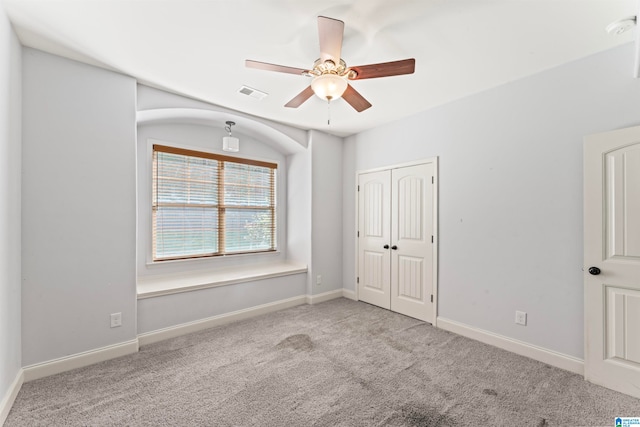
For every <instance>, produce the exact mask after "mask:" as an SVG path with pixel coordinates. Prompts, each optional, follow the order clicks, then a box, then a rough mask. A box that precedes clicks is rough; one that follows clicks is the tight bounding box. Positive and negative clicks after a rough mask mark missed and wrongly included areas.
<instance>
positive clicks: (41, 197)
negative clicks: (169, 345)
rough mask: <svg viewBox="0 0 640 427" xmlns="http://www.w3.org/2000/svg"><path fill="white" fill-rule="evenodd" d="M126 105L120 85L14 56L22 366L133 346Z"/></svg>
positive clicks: (66, 65) (129, 104)
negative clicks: (19, 92) (18, 80)
mask: <svg viewBox="0 0 640 427" xmlns="http://www.w3.org/2000/svg"><path fill="white" fill-rule="evenodd" d="M135 96H136V82H135V80H134V79H132V78H130V77H126V76H123V75H120V74H116V73H112V72H109V71H105V70H102V69H99V68H95V67H91V66H88V65H84V64H80V63H77V62H74V61H70V60H67V59H63V58H60V57H57V56H53V55H49V54H46V53H43V52H40V51H37V50H33V49H24V50H23V99H22V101H23V141H22V142H23V153H22V154H23V164H22V165H23V182H22V184H23V186H22V250H23V251H22V344H23V348H22V363H23V366H28V365H32V364H35V363H39V362H44V361H48V360H52V359H56V358H60V357H64V356H68V355H72V354H75V353H80V352H84V351H87V350H92V349H96V348H100V347H104V346H108V345H112V344H117V343H121V342H126V341H128V340H132V339H135V337H136V313H135V310H136V289H135V280H136V276H135V274H136V270H135V268H136V267H135V259H136V253H135V247H136V242H135V233H136V228H135V227H136V210H135V207H136V193H135V182H136V177H135V141H136V139H135V132H136V123H135V120H136V112H135ZM115 312H121V313H122V322H123V325H122V327H119V328H110V323H109V319H110V318H109V315H110V313H115Z"/></svg>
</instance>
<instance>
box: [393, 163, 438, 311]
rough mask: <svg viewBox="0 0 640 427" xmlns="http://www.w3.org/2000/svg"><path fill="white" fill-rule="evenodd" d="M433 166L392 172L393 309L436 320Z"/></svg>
mask: <svg viewBox="0 0 640 427" xmlns="http://www.w3.org/2000/svg"><path fill="white" fill-rule="evenodd" d="M432 177H433V165H432V164H422V165H416V166H409V167H403V168H398V169H393V170H392V172H391V245H392V246H391V310H393V311H397V312H399V313H402V314H405V315H407V316H411V317H415V318H418V319H421V320H425V321H431V319H432V318H433V302H432V301H431V294H432V287H433V274H432V273H433V243H432V236H433V203H434V200H433V194H434V193H433V184H432Z"/></svg>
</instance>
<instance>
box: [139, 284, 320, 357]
mask: <svg viewBox="0 0 640 427" xmlns="http://www.w3.org/2000/svg"><path fill="white" fill-rule="evenodd" d="M307 298H308V297H307V296H305V295H301V296H299V297H293V298H288V299H285V300H280V301H276V302H272V303H268V304H262V305H258V306H256V307H250V308H246V309H243V310H238V311H232V312H231V313H225V314H220V315H218V316H213V317H208V318H206V319H201V320H195V321H193V322H188V323H182V324H180V325H176V326H170V327H168V328H164V329H158V330H156V331H151V332H145V333H143V334H140V335H138V342H139V343H140V345H147V344H152V343H154V342H158V341H164V340H167V339H169V338H175V337H178V336H180V335H185V334H190V333H192V332H197V331H201V330H203V329H208V328H213V327H214V326H219V325H224V324H226V323H231V322H237V321H238V320H244V319H249V318H251V317H255V316H260V315H262V314H267V313H272V312H274V311H278V310H283V309H285V308H289V307H295V306H296V305H302V304H305V303H306V302H307Z"/></svg>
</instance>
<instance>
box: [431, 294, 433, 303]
mask: <svg viewBox="0 0 640 427" xmlns="http://www.w3.org/2000/svg"><path fill="white" fill-rule="evenodd" d="M431 302H433V294H431Z"/></svg>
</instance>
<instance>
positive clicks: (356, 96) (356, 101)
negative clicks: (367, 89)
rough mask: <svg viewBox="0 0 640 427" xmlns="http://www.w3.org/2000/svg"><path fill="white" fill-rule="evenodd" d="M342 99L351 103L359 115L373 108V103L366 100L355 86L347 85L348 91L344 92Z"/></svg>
mask: <svg viewBox="0 0 640 427" xmlns="http://www.w3.org/2000/svg"><path fill="white" fill-rule="evenodd" d="M342 97H343V98H344V100H345V101H347V102H348V103H349V105H351V106H352V107H353V108H354V109H355V110H356V111H357V112H358V113H361V112H363V111H364V110H366V109H367V108H369V107H371V103H369V101H367V100H366V99H364V97H363V96H362V95H360V93H358V91H356V90H355V89H354V88H353V86H351V85H347V90H345V91H344V93H343V94H342Z"/></svg>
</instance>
